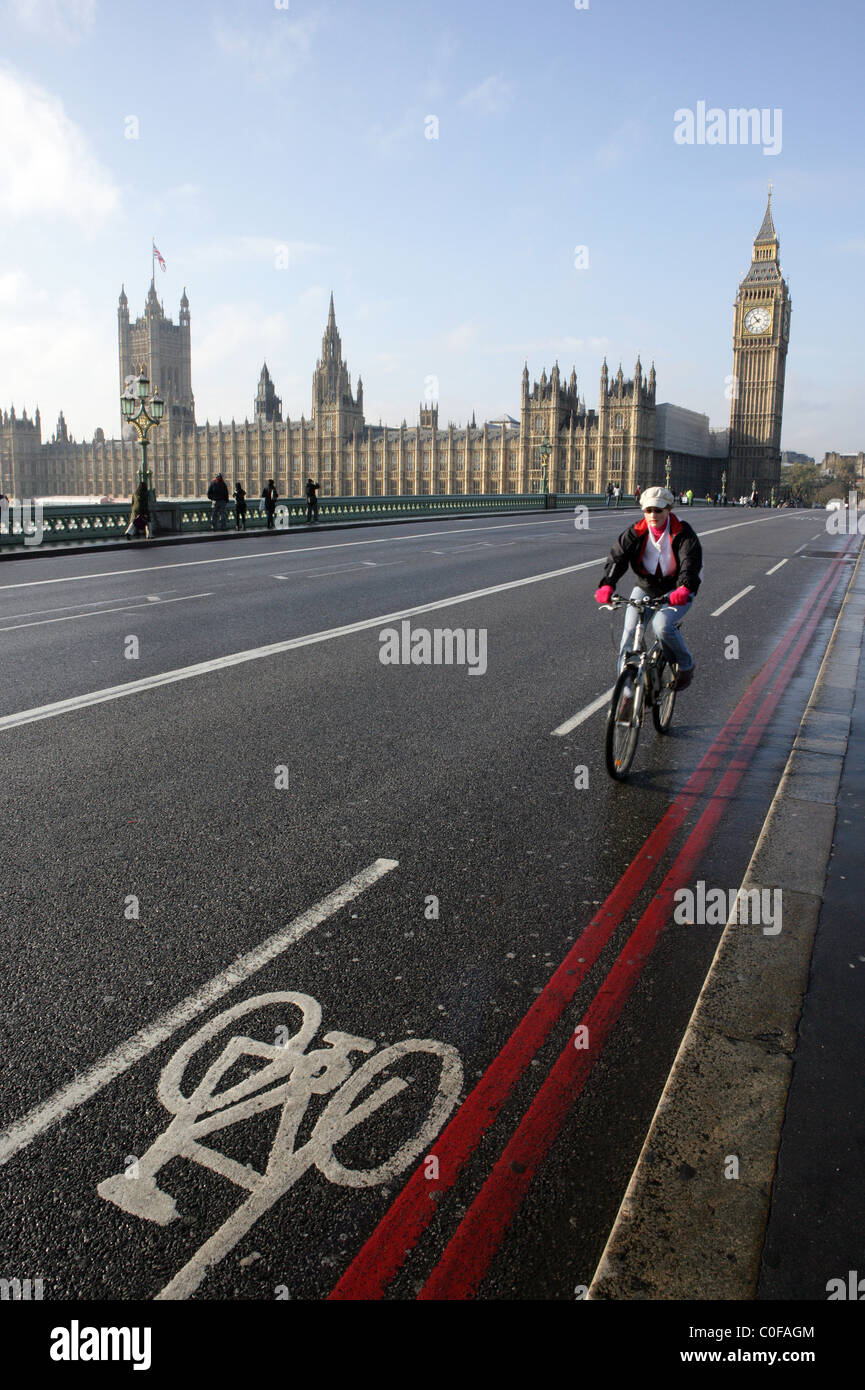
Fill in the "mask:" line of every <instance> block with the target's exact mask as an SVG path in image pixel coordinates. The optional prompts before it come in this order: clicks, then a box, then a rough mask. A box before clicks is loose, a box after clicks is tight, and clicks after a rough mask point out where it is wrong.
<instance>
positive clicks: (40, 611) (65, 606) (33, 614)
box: [6, 589, 176, 618]
mask: <svg viewBox="0 0 865 1390" xmlns="http://www.w3.org/2000/svg"><path fill="white" fill-rule="evenodd" d="M163 592H164V593H166V594H173V593H176V590H175V589H165V590H163ZM161 597H162V595H161V594H128V595H127V598H126V602H127V603H134V602H136V600H137V599H141V598H146V599H150V600H151V601H154V600H155V599H157V598H161ZM120 602H121V600H120V599H119V598H116V599H110V598H95V599H88V600H87V602H86V603H84V602H82V603H60V604H57V606H56V607H54V608H31V609H30V611H29V612H25V613H7V614H6V617H7V618H41V617H44V615H45V614H46V613H47V614H51V613H68V612H69V611H70V610H71V609H72V608H97V607H98V606H99V604H100V603H120Z"/></svg>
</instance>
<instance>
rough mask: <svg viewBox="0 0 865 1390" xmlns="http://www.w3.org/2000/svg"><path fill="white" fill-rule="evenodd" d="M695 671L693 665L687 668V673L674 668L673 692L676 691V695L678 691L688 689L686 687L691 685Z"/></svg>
mask: <svg viewBox="0 0 865 1390" xmlns="http://www.w3.org/2000/svg"><path fill="white" fill-rule="evenodd" d="M696 669H697V668H696V665H694V666H689V668H688V670H687V671H680V670H679V668H678V667H676V684H675V687H674V688H675V690H676V692H677V693H678V691H680V690H687V689H688V686H689V685H690V684H691V681H692V680H693V679H694V672H695V670H696Z"/></svg>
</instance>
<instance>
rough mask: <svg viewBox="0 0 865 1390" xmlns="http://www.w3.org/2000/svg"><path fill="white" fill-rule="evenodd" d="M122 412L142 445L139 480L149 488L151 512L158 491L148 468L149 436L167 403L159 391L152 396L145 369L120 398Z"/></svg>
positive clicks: (148, 504)
mask: <svg viewBox="0 0 865 1390" xmlns="http://www.w3.org/2000/svg"><path fill="white" fill-rule="evenodd" d="M148 406H149V409H148ZM136 407H137V408H136ZM120 410H121V413H122V415H123V419H124V420H125V421H126V422H127V423H128V424H130V425H134V426H135V433H136V434H137V435H138V442H139V444H140V445H141V463H140V464H139V465H138V478H139V481H140V482H142V483H144V484H145V486H146V487H147V506H148V510H149V509H150V507H151V504H152V505H153V506H154V507H155V506H156V491H155V489H154V487H153V480H152V478H151V475H150V472H149V471H148V468H147V443H148V440H147V436H148V435H149V433H150V431H151V430H153V429H156V427H157V425H158V424H159V422H160V420H161V419H162V416H163V414H164V412H165V402H164V401H163V400H162V398H161V397H160V395H159V391H158V390H155V391H154V392H153V394H152V395H151V394H150V382H149V380H148V378H147V374H146V372H145V371H144V368H143V367H142V369H141V372H140V373H139V375H138V376H137V377H135V378H133V379H132V380H131V381H130V382H129V383H128V384H127V388H126V390H125V391H124V392H123V395H122V396H121V397H120Z"/></svg>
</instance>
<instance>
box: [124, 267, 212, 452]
mask: <svg viewBox="0 0 865 1390" xmlns="http://www.w3.org/2000/svg"><path fill="white" fill-rule="evenodd" d="M117 336H118V347H119V358H120V390H121V392H122V391H123V388H124V385H125V382H126V378H127V377H129V376H137V375H138V372H139V369H140V368H141V367H142V366H143V367H144V369H145V371H146V372H147V374H148V376H149V378H150V384H151V389H153V390H155V389H156V388H157V387H158V389H159V392H160V395H161V396H162V399H163V400H164V401H165V416H166V421H167V422H169V423H171V424H176V425H180V426H181V427H183V426H187V425H194V424H195V400H194V398H193V395H192V351H191V346H190V324H189V300H188V299H187V297H186V290H185V289H184V291H183V298H182V299H181V301H180V317H179V321H178V322H177V323H176V324H175V323H173V322H172V321H171V319H169V318H166V317H165V311H164V310H163V308H162V305H161V304H160V302H159V299H158V297H157V294H156V285H155V283H154V282H153V281H152V280H151V282H150V289H149V290H148V292H147V301H146V303H145V307H144V314H143V316H142V317H141V318H139V319H136V321H135V323H132V324H131V323H130V322H129V301H128V299H127V297H126V290H125V289H123V288H121V291H120V300H119V304H118V309H117ZM118 409H119V401H118Z"/></svg>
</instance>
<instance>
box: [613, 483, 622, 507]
mask: <svg viewBox="0 0 865 1390" xmlns="http://www.w3.org/2000/svg"><path fill="white" fill-rule="evenodd" d="M613 496H614V497H615V499H616V511H618V510H619V503H620V502H621V500H622V489H621V487H620V486H619V484H618V483H616V486H615V487H614V488H613Z"/></svg>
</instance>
